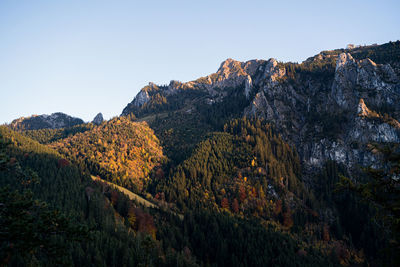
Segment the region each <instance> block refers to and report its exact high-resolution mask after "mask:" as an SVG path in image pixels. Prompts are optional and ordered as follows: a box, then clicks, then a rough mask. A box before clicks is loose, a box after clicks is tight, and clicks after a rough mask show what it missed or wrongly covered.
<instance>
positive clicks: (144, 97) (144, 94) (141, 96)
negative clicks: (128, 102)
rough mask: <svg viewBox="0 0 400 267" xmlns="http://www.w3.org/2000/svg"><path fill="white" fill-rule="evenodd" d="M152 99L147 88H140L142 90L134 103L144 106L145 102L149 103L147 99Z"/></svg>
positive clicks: (137, 105) (136, 105)
mask: <svg viewBox="0 0 400 267" xmlns="http://www.w3.org/2000/svg"><path fill="white" fill-rule="evenodd" d="M149 100H150V96H149V93H148V92H147V90H143V89H142V90H140V92H139V93H138V94H137V95H136V97H135V99H133V105H134V106H135V107H141V106H143V105H144V104H145V103H147V101H149Z"/></svg>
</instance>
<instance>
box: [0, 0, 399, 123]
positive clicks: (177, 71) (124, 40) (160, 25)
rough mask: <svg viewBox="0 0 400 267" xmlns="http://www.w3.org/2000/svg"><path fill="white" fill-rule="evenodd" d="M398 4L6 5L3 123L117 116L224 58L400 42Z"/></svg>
mask: <svg viewBox="0 0 400 267" xmlns="http://www.w3.org/2000/svg"><path fill="white" fill-rule="evenodd" d="M399 11H400V3H398V2H397V1H379V2H378V1H369V0H367V1H361V0H352V1H342V0H340V1H329V2H327V3H324V2H323V1H307V0H305V1H301V2H298V1H281V2H279V3H276V2H275V1H246V2H243V1H233V0H231V1H208V0H207V1H199V2H194V3H191V1H143V2H138V1H113V2H112V3H111V2H108V1H84V2H83V1H68V2H67V1H11V0H4V1H1V2H0V40H1V41H0V89H1V93H2V96H3V98H2V99H3V101H2V104H1V105H0V124H3V123H10V122H11V121H12V120H13V119H16V118H19V117H21V116H25V117H27V116H30V115H32V114H37V115H41V114H51V113H54V112H63V113H66V114H68V115H71V116H74V117H79V118H82V119H83V120H84V121H91V120H92V119H93V118H94V116H95V115H96V114H97V113H99V112H101V113H102V114H103V116H104V117H105V119H109V118H111V117H114V116H119V115H120V114H121V112H122V110H123V108H124V107H125V106H126V105H127V104H128V103H129V102H131V101H132V99H133V98H134V97H135V95H136V94H137V93H138V92H139V90H140V89H141V88H142V87H143V86H145V85H147V84H148V83H149V82H154V83H156V84H168V83H169V82H170V80H179V81H183V82H186V81H190V80H194V79H196V78H199V77H202V76H206V75H208V74H211V73H213V72H215V71H216V70H217V69H218V68H219V66H220V64H221V62H222V61H223V60H225V59H227V58H233V59H236V60H240V61H247V60H251V59H269V58H276V59H277V60H279V61H283V62H287V61H292V62H301V61H303V60H305V59H307V58H308V57H311V56H314V55H315V54H318V53H319V52H320V51H323V50H331V49H337V48H344V47H345V46H346V45H347V44H349V43H353V44H359V45H364V44H366V45H369V44H373V43H378V44H382V43H387V42H389V41H397V40H398V39H400V30H399V29H400V16H399V15H398V14H399V13H400V12H399Z"/></svg>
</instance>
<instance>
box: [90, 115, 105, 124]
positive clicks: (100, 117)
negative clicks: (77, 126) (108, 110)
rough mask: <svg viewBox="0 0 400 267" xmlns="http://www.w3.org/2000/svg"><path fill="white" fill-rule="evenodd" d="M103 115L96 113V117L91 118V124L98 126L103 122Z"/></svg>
mask: <svg viewBox="0 0 400 267" xmlns="http://www.w3.org/2000/svg"><path fill="white" fill-rule="evenodd" d="M103 120H104V119H103V114H101V113H98V114H97V115H96V117H94V118H93V121H92V122H93V123H94V124H96V125H100V124H101V123H102V122H103Z"/></svg>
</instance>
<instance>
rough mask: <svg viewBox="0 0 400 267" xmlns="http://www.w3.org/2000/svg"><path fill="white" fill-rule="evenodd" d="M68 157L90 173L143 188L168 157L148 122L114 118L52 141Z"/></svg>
mask: <svg viewBox="0 0 400 267" xmlns="http://www.w3.org/2000/svg"><path fill="white" fill-rule="evenodd" d="M51 147H53V148H55V149H57V150H58V151H59V152H60V153H62V154H64V155H66V156H67V157H68V159H70V160H71V161H73V162H76V163H78V164H81V165H83V166H85V167H86V168H87V169H88V170H89V171H90V173H91V174H94V175H99V176H100V177H102V178H104V179H107V180H109V181H112V182H114V183H116V184H118V185H122V186H125V187H127V188H129V189H132V190H134V191H141V190H142V188H143V185H144V184H145V183H146V182H148V180H149V177H150V174H151V172H152V171H153V169H155V168H157V167H160V165H161V164H162V163H163V161H164V160H165V157H164V155H163V151H162V148H161V147H160V144H159V141H158V139H157V137H156V136H155V135H154V133H153V131H152V130H151V129H150V128H149V127H148V125H147V123H145V122H141V123H137V122H132V121H130V120H129V119H127V118H125V117H121V118H114V119H112V120H110V121H108V122H104V123H103V124H101V125H99V126H95V127H93V128H92V129H91V130H90V131H85V132H81V133H77V134H75V135H73V136H70V137H67V138H64V139H62V140H59V141H58V142H55V143H52V144H51Z"/></svg>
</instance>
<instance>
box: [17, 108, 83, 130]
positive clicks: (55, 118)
mask: <svg viewBox="0 0 400 267" xmlns="http://www.w3.org/2000/svg"><path fill="white" fill-rule="evenodd" d="M82 123H84V121H83V120H82V119H79V118H74V117H71V116H69V115H67V114H64V113H61V112H56V113H53V114H51V115H45V114H43V115H32V116H30V117H21V118H18V119H15V120H13V121H12V122H11V124H10V127H11V129H13V130H39V129H58V128H66V127H72V126H74V125H78V124H82Z"/></svg>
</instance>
